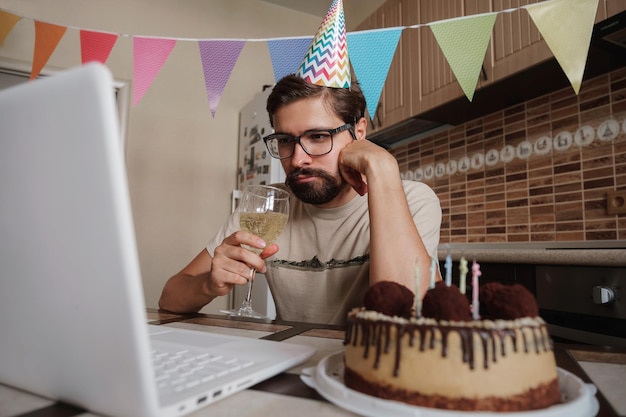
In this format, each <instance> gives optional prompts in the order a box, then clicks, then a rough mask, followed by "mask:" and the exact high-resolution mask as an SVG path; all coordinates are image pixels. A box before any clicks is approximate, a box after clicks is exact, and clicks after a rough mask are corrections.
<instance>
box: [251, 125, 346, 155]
mask: <svg viewBox="0 0 626 417" xmlns="http://www.w3.org/2000/svg"><path fill="white" fill-rule="evenodd" d="M350 128H352V124H350V123H348V124H345V125H343V126H339V127H338V128H336V129H315V130H307V131H306V132H304V133H303V134H302V135H300V136H291V135H288V134H286V133H273V134H271V135H268V136H266V137H264V138H263V142H265V146H267V150H268V151H269V153H270V155H271V156H272V157H274V158H278V159H286V158H291V156H292V155H293V151H294V149H295V147H296V143H299V144H300V146H301V147H302V149H303V150H304V152H306V153H307V154H309V155H311V156H321V155H326V154H327V153H330V151H332V150H333V135H335V134H337V133H339V132H343V131H344V130H348V129H350Z"/></svg>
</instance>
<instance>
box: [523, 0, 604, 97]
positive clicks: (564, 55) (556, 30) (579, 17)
mask: <svg viewBox="0 0 626 417" xmlns="http://www.w3.org/2000/svg"><path fill="white" fill-rule="evenodd" d="M598 3H599V0H577V1H567V0H553V1H550V2H547V3H546V4H543V3H538V4H533V5H529V6H527V7H526V10H528V13H529V14H530V17H531V19H532V20H533V22H534V23H535V26H537V29H539V32H541V35H542V36H543V38H544V39H545V41H546V44H547V45H548V47H549V48H550V51H552V53H553V54H554V57H555V58H556V60H557V62H558V63H559V65H561V68H562V69H563V71H564V72H565V75H566V76H567V78H568V79H569V81H570V84H572V88H574V91H575V92H576V94H578V91H580V85H581V83H582V82H583V73H584V72H585V64H586V63H587V54H588V53H589V44H590V42H591V34H592V32H593V23H594V21H595V17H596V11H597V9H598ZM537 6H540V7H537ZM557 21H558V22H559V24H558V25H554V24H553V22H557Z"/></svg>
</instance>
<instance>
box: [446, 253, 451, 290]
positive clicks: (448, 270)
mask: <svg viewBox="0 0 626 417" xmlns="http://www.w3.org/2000/svg"><path fill="white" fill-rule="evenodd" d="M445 265H446V286H448V287H449V286H450V285H452V257H451V256H450V254H448V256H446V264H445Z"/></svg>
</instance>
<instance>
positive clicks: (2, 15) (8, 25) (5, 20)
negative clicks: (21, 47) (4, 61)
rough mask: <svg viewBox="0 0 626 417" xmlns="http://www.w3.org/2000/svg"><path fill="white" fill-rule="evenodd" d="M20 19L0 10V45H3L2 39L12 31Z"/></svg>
mask: <svg viewBox="0 0 626 417" xmlns="http://www.w3.org/2000/svg"><path fill="white" fill-rule="evenodd" d="M20 19H21V17H20V16H16V15H14V14H11V13H9V12H5V11H3V10H0V45H2V44H3V43H4V39H5V38H6V37H7V35H8V34H9V33H10V32H11V31H12V30H13V27H14V26H15V24H16V23H17V22H19V21H20Z"/></svg>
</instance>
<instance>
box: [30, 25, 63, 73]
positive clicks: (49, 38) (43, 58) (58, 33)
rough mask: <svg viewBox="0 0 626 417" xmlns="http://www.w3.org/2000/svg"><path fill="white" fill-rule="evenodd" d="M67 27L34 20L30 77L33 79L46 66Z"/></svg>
mask: <svg viewBox="0 0 626 417" xmlns="http://www.w3.org/2000/svg"><path fill="white" fill-rule="evenodd" d="M66 31H67V27H65V26H58V25H53V24H52V23H45V22H40V21H37V20H35V50H34V52H33V67H32V70H31V73H30V79H31V80H34V79H35V78H37V77H38V76H39V73H40V72H41V70H42V69H43V67H45V66H46V62H48V59H50V56H51V55H52V52H54V50H55V49H56V47H57V45H58V44H59V42H60V41H61V38H62V37H63V35H65V32H66Z"/></svg>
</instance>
